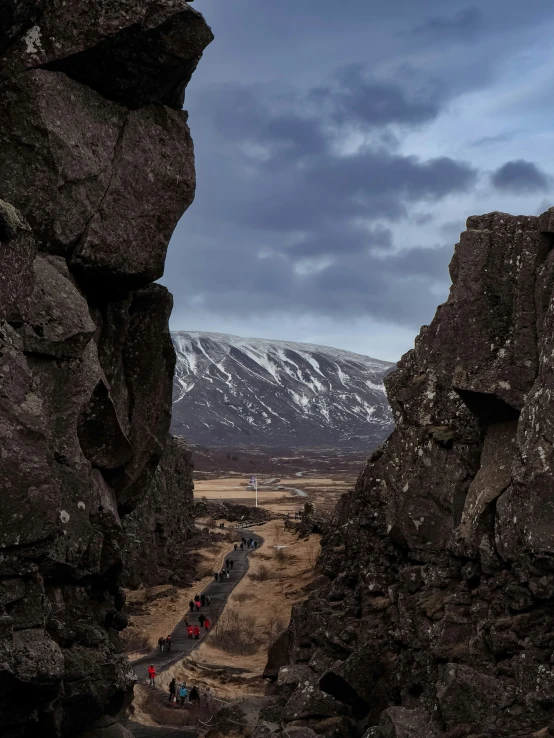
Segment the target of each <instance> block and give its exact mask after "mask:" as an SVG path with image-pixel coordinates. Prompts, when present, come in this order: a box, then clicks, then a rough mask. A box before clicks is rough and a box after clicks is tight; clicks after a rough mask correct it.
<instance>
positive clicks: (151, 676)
mask: <svg viewBox="0 0 554 738" xmlns="http://www.w3.org/2000/svg"><path fill="white" fill-rule="evenodd" d="M148 679H150V686H151V687H155V686H156V667H155V666H154V664H150V666H149V667H148Z"/></svg>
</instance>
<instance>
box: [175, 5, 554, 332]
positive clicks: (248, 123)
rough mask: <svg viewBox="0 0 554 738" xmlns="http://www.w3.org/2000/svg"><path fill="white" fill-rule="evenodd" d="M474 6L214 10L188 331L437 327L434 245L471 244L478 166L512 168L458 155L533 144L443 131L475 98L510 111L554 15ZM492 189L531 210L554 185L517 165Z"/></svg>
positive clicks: (198, 84) (186, 240)
mask: <svg viewBox="0 0 554 738" xmlns="http://www.w3.org/2000/svg"><path fill="white" fill-rule="evenodd" d="M471 2H472V0H469V4H468V2H467V0H466V1H465V2H464V1H463V0H462V1H460V0H452V2H449V3H448V4H447V5H448V10H445V8H446V4H445V3H444V0H421V2H417V3H414V2H413V0H389V2H387V3H369V2H368V1H367V0H352V1H351V2H349V3H348V4H347V7H346V6H345V4H344V3H342V4H341V3H338V2H336V0H319V2H318V3H316V4H314V3H298V2H296V3H292V2H288V3H287V2H281V3H262V2H260V0H233V3H230V2H226V1H225V0H223V1H222V0H197V3H196V5H195V7H196V8H197V9H198V10H200V11H201V12H205V13H206V16H207V18H208V21H209V22H210V23H212V24H213V28H214V32H215V34H216V41H215V42H214V44H212V46H210V47H209V48H208V50H207V52H206V54H205V56H204V58H203V59H202V62H201V64H200V66H199V69H198V71H197V72H196V73H195V75H194V77H193V80H192V83H191V85H190V86H189V88H188V90H187V107H188V108H189V111H190V124H191V129H192V134H193V137H194V141H195V149H196V161H197V177H198V189H197V197H196V201H195V203H194V204H193V206H192V207H191V208H190V210H189V212H188V213H187V214H186V216H185V218H184V219H183V222H182V223H181V224H180V225H179V227H178V229H177V232H176V236H175V238H174V240H173V244H172V247H171V251H170V259H169V262H168V267H167V272H166V277H165V283H166V284H168V286H169V287H170V288H171V289H172V290H173V291H174V293H175V299H176V305H177V309H178V310H179V311H180V313H181V314H183V315H186V313H187V309H189V308H190V310H191V311H193V310H194V309H196V308H197V307H198V306H205V307H206V309H209V310H211V311H212V312H213V313H214V314H217V315H221V316H228V315H230V316H239V317H240V318H241V319H242V318H244V319H245V320H247V319H248V318H249V317H250V316H252V315H259V316H264V317H268V319H269V318H270V317H271V315H279V314H288V315H294V316H296V315H301V314H305V313H310V314H311V315H317V316H319V315H321V316H329V317H331V318H341V319H344V320H347V321H350V320H354V319H357V318H361V317H366V316H370V317H373V318H379V319H386V320H387V321H392V322H396V323H399V324H403V325H408V326H410V327H414V328H417V327H418V326H419V325H420V324H421V323H422V322H428V321H429V319H430V317H431V316H432V314H433V312H434V308H435V306H436V304H437V302H439V301H440V295H445V294H446V290H447V285H448V282H449V278H448V270H447V265H448V262H449V260H450V257H451V253H452V250H453V248H452V246H438V245H435V246H434V247H433V248H424V246H425V245H429V243H431V244H433V243H435V242H439V243H441V244H442V243H443V242H444V243H445V244H453V243H454V242H455V240H456V239H457V237H458V233H459V229H460V227H463V218H464V217H465V216H466V215H467V213H466V212H465V208H466V207H473V205H472V204H471V202H472V201H471V200H470V198H469V197H466V195H471V193H472V192H474V191H475V190H476V188H477V183H478V182H479V176H480V173H479V171H477V166H479V167H485V166H488V167H489V168H493V167H494V166H496V161H497V160H494V162H495V163H494V164H492V165H491V164H490V163H489V161H486V162H484V163H483V162H481V161H480V159H479V158H475V159H474V161H477V162H479V164H478V165H475V164H471V163H467V162H465V161H463V160H460V159H459V158H458V157H457V155H455V154H453V153H452V152H456V151H468V152H470V153H471V154H472V155H475V156H476V157H477V154H479V157H480V156H481V152H483V153H484V155H486V154H487V151H486V146H487V145H488V144H495V145H498V146H501V145H502V144H503V143H506V142H507V141H508V140H509V138H510V137H512V135H513V134H512V133H510V132H508V133H503V132H502V131H503V130H504V126H505V128H506V129H507V130H508V131H518V132H519V131H520V130H524V128H523V124H522V123H521V121H519V120H513V119H508V118H507V119H506V120H503V121H502V125H501V126H497V127H496V128H494V127H491V126H490V125H489V126H488V127H485V126H483V127H481V122H480V120H479V117H478V115H476V119H475V121H474V125H472V126H471V127H470V130H469V131H468V136H472V137H474V142H473V145H472V144H471V141H469V142H464V140H463V134H462V140H460V133H459V131H457V132H456V133H455V134H453V135H452V138H449V132H448V130H447V131H446V135H444V133H445V129H444V127H442V128H441V126H443V121H444V119H445V118H446V119H447V118H448V116H451V115H452V110H453V109H455V108H454V106H455V104H456V99H457V97H458V96H460V95H463V94H466V93H468V92H470V93H475V92H476V91H479V94H482V93H483V89H484V88H487V91H488V88H490V89H491V92H492V93H493V94H492V99H493V100H494V92H495V89H494V84H495V81H496V80H497V79H498V75H499V74H500V72H502V73H505V69H506V67H507V65H509V64H511V63H513V60H514V58H518V54H521V52H522V51H527V50H528V48H529V44H530V43H531V42H533V43H537V38H538V36H537V33H538V31H540V28H541V24H544V22H545V18H547V14H552V12H553V11H552V6H551V0H536V3H535V4H534V12H533V13H531V12H529V8H528V6H525V4H522V3H521V2H519V1H518V0H489V2H487V3H484V4H480V5H479V9H477V7H475V6H472V5H471ZM529 39H531V41H529ZM458 42H459V43H463V44H468V45H469V44H471V48H470V50H469V51H468V49H467V48H461V47H460V46H459V45H458ZM462 52H463V53H462ZM522 58H523V57H522ZM360 60H363V63H360ZM485 94H486V93H485ZM462 107H463V106H462ZM480 114H481V111H479V115H480ZM485 114H486V113H485ZM431 124H433V125H434V128H433V129H429V141H430V145H429V147H427V144H426V143H423V145H422V140H423V139H422V135H421V132H422V130H423V131H425V127H426V126H431ZM431 130H432V133H431ZM437 131H438V132H439V134H442V138H440V139H437V141H438V143H437V144H435V140H433V141H432V142H431V135H432V136H433V137H434V136H435V134H436V132H437ZM481 131H484V132H486V133H488V132H490V131H492V132H493V133H496V131H500V132H499V133H497V134H496V135H493V136H488V137H483V136H481V138H480V139H479V138H478V137H479V136H480V133H481ZM412 132H413V133H417V134H418V135H411V134H412ZM418 146H422V148H420V149H419V150H418ZM478 147H481V148H480V149H479V150H478ZM424 150H431V151H440V152H441V153H442V152H445V154H444V155H441V156H437V155H435V156H430V155H426V154H423V153H421V152H422V151H424ZM418 151H419V153H418ZM517 155H519V152H518V154H517ZM517 155H514V154H511V157H510V155H509V156H507V157H506V158H516V156H517ZM522 164H523V165H524V166H522ZM492 182H493V184H494V186H495V187H496V188H497V189H500V190H504V191H508V192H510V193H517V192H525V193H527V192H536V191H541V190H544V189H545V188H546V183H547V178H546V175H545V174H544V173H543V172H541V170H540V169H538V168H537V167H536V165H533V164H530V163H529V162H519V161H514V162H509V163H508V164H507V165H504V166H503V167H501V168H500V169H499V170H497V171H496V172H494V173H493V175H492ZM453 195H460V196H462V195H463V196H464V198H463V201H462V202H463V205H461V206H460V207H462V208H463V209H464V212H463V213H458V212H457V211H456V203H455V202H454V198H453V197H452V196H453ZM476 197H477V196H476ZM444 200H446V203H445V209H444V212H443V211H442V210H441V208H440V207H439V208H437V207H436V205H437V203H439V204H440V203H441V202H443V201H444ZM474 200H475V198H474ZM468 202H469V205H468ZM459 215H460V225H458V226H457V225H456V219H457V218H458V216H459ZM445 221H446V222H445ZM441 223H442V224H443V225H442V226H441ZM408 224H409V225H410V226H413V228H410V229H409V228H408V227H406V226H407V225H408ZM412 231H413V234H412ZM393 233H394V234H395V235H394V237H393ZM422 233H423V234H424V235H423V236H422ZM411 238H413V240H410V239H411ZM424 239H427V244H425V243H423V242H424ZM420 244H423V245H420ZM400 247H402V248H400ZM183 327H186V326H183ZM189 327H190V326H189Z"/></svg>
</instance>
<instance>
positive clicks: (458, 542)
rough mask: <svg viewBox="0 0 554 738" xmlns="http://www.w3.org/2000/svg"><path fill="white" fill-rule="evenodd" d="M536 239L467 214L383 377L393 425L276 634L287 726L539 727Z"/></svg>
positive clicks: (549, 283)
mask: <svg viewBox="0 0 554 738" xmlns="http://www.w3.org/2000/svg"><path fill="white" fill-rule="evenodd" d="M553 244H554V212H551V211H549V212H547V213H545V214H544V215H542V216H541V217H538V218H537V217H511V216H509V215H505V214H502V213H492V214H490V215H485V216H481V217H472V218H470V219H469V220H468V222H467V231H466V232H464V233H463V234H462V236H461V240H460V243H459V244H458V245H457V247H456V251H455V255H454V258H453V260H452V264H451V267H450V269H451V276H452V281H453V285H452V288H451V292H450V296H449V299H448V301H447V302H446V303H445V304H444V305H442V306H441V307H440V308H439V310H438V312H437V314H436V317H435V319H434V321H433V323H432V324H431V325H430V326H429V327H424V328H423V329H422V331H421V333H420V335H419V337H418V339H417V341H416V345H415V348H414V349H413V350H412V351H410V352H408V353H407V354H406V355H405V356H404V357H403V358H402V360H401V361H400V363H399V365H398V369H397V370H396V372H394V373H393V374H391V375H390V376H389V377H388V378H387V380H386V384H387V390H388V395H389V399H390V402H391V405H392V408H393V412H394V415H395V418H396V429H395V431H394V432H393V434H392V435H391V436H390V438H389V439H388V441H386V442H385V444H384V445H383V446H382V447H381V448H380V449H379V450H378V451H377V452H375V453H374V454H373V456H372V457H371V458H370V460H369V461H368V462H367V464H366V466H365V468H364V469H363V471H362V473H361V475H360V477H359V479H358V483H357V486H356V489H355V491H354V492H353V493H352V494H350V495H348V496H346V497H344V499H342V501H341V502H340V504H339V506H338V509H337V511H336V513H335V519H334V521H333V524H332V526H331V531H330V532H329V533H328V534H327V535H326V536H325V537H324V541H323V554H322V558H321V560H320V567H321V570H322V572H323V573H324V574H325V575H326V577H327V583H326V584H325V585H324V586H323V587H322V588H321V589H320V590H319V591H318V592H317V593H316V594H315V595H313V596H312V597H311V598H310V599H309V600H308V601H307V602H306V603H304V604H302V605H300V606H298V607H297V608H296V609H295V612H294V615H293V619H292V623H291V626H290V629H289V638H288V639H284V640H282V643H284V644H286V643H288V644H289V645H288V648H289V662H290V665H289V666H288V667H287V668H286V671H285V672H283V674H282V677H280V681H281V682H282V683H283V684H285V685H287V689H289V690H290V689H292V688H293V687H294V686H295V685H297V686H296V689H294V691H293V692H292V695H291V696H290V699H288V702H287V704H286V707H285V709H284V714H285V718H286V720H287V721H288V723H289V726H292V727H293V728H294V727H295V726H303V727H304V729H305V728H314V727H315V728H316V729H317V730H318V732H320V733H324V734H326V735H339V734H343V735H344V734H345V733H347V734H351V735H361V734H363V733H364V731H365V736H366V738H432V737H433V736H435V737H439V736H442V737H444V736H448V737H450V738H454V737H455V736H470V735H471V736H481V737H482V738H484V737H485V736H486V737H490V738H492V737H500V736H504V737H505V738H508V737H510V738H515V737H516V736H531V735H535V732H537V731H541V732H540V733H537V734H538V735H541V736H542V735H550V734H552V731H553V730H554V698H553V695H554V361H553V356H554V346H553V340H554V339H553V336H554V330H553V329H554V302H553V301H552V290H553V285H554V249H553V248H552V246H553ZM274 657H275V654H274ZM549 726H553V727H552V729H551V732H548V727H549ZM289 733H290V730H289Z"/></svg>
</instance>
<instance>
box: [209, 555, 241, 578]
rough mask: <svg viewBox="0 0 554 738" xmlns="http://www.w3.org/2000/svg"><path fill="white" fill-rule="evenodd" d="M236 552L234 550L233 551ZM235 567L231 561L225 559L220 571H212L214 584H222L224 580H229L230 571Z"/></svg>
mask: <svg viewBox="0 0 554 738" xmlns="http://www.w3.org/2000/svg"><path fill="white" fill-rule="evenodd" d="M235 551H236V549H235ZM234 565H235V562H234V561H233V559H225V566H224V567H223V569H222V570H221V571H214V580H215V581H216V582H222V581H223V580H224V579H229V577H230V576H231V569H232V568H233V566H234Z"/></svg>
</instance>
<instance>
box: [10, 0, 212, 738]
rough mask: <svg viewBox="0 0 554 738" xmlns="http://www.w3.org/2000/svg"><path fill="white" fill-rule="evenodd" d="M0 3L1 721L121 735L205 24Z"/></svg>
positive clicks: (31, 732) (109, 8) (146, 9)
mask: <svg viewBox="0 0 554 738" xmlns="http://www.w3.org/2000/svg"><path fill="white" fill-rule="evenodd" d="M0 4H1V3H0ZM1 5H2V8H0V18H1V20H2V24H1V31H0V153H1V155H0V359H1V360H0V445H1V453H0V479H1V482H0V486H1V490H2V494H1V495H0V520H1V521H2V526H1V529H0V547H1V554H0V628H1V629H2V637H1V641H0V649H1V661H2V669H1V670H0V733H1V734H2V736H5V737H6V738H35V736H36V738H39V736H40V738H48V737H50V736H52V737H56V738H59V737H61V736H79V735H81V734H85V733H86V735H87V736H88V735H94V736H97V738H101V736H103V735H110V736H113V738H117V736H123V735H124V734H125V730H124V729H123V728H122V727H121V726H119V725H118V723H117V720H118V717H119V716H120V715H121V713H122V712H123V710H124V708H125V706H126V704H127V703H128V701H129V699H130V696H131V693H132V685H133V672H132V670H131V669H130V667H129V664H128V662H127V660H126V658H125V656H124V654H123V648H122V644H121V640H120V638H119V635H118V633H119V631H121V630H122V629H123V628H124V627H125V624H126V617H125V615H124V614H123V612H122V608H123V605H124V597H123V595H122V592H121V590H120V588H119V575H120V572H121V568H122V553H123V551H124V547H125V540H124V529H123V526H122V516H123V515H125V514H127V513H129V512H131V511H132V510H133V509H134V508H135V507H136V506H137V505H138V504H140V501H141V499H142V498H143V496H144V494H145V492H146V490H147V489H148V487H149V484H150V482H151V480H152V478H153V477H154V475H155V472H156V467H157V464H158V461H159V459H160V457H161V455H162V453H163V450H164V446H165V442H166V438H167V432H168V429H169V422H170V413H171V389H172V377H173V369H174V362H175V357H174V351H173V347H172V343H171V340H170V335H169V331H168V327H167V322H168V317H169V313H170V311H171V304H172V300H171V296H170V295H169V293H168V292H167V291H166V290H165V289H164V288H163V287H160V286H159V285H153V284H152V282H153V280H155V279H157V278H158V277H160V276H161V274H162V272H163V263H164V257H165V250H166V247H167V242H168V239H169V237H170V235H171V233H172V230H173V228H174V226H175V224H176V223H177V220H178V219H179V217H180V216H181V215H182V213H183V212H184V210H186V208H187V207H188V205H190V203H191V201H192V199H193V196H194V188H195V178H194V159H193V150H192V143H191V139H190V134H189V130H188V126H187V114H186V112H182V111H181V109H180V108H181V103H182V100H183V94H184V88H185V86H186V83H187V82H188V80H189V79H190V75H191V74H192V72H193V70H194V68H195V66H196V64H197V62H198V60H199V58H200V56H201V53H202V50H203V48H204V47H205V46H206V45H207V44H208V43H209V42H210V41H211V39H212V35H211V32H210V30H209V28H208V27H207V26H206V24H205V22H204V20H203V19H202V16H201V15H200V14H198V13H197V12H196V11H194V10H193V9H192V8H191V7H190V6H189V5H188V4H187V3H186V2H184V0H145V1H144V2H140V3H139V2H137V0H121V2H117V3H116V2H111V1H110V0H101V1H100V2H98V1H97V0H94V1H93V0H74V1H73V2H71V3H67V2H60V1H59V0H15V2H10V3H3V4H1Z"/></svg>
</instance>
